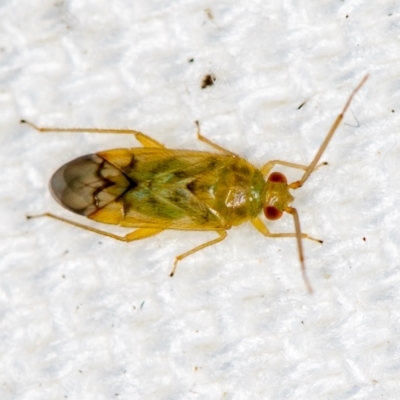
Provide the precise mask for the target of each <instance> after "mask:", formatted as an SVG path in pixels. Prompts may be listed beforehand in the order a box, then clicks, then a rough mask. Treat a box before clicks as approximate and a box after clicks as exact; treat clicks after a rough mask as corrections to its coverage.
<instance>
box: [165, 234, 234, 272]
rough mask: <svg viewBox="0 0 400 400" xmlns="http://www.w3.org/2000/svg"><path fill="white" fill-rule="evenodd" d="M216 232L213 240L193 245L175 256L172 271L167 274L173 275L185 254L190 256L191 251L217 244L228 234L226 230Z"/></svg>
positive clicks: (194, 251)
mask: <svg viewBox="0 0 400 400" xmlns="http://www.w3.org/2000/svg"><path fill="white" fill-rule="evenodd" d="M216 232H217V233H218V235H219V237H218V238H216V239H213V240H210V241H209V242H206V243H203V244H201V245H200V246H197V247H195V248H194V249H192V250H189V251H187V252H186V253H183V254H181V255H179V256H177V257H176V258H175V262H174V266H173V268H172V271H171V273H170V274H169V276H174V274H175V271H176V267H177V265H178V262H179V261H181V260H183V259H184V258H186V257H187V256H190V255H191V254H193V253H196V251H199V250H203V249H205V248H206V247H208V246H212V245H213V244H217V243H218V242H222V241H223V240H224V239H225V238H226V237H227V235H228V234H227V233H226V231H216Z"/></svg>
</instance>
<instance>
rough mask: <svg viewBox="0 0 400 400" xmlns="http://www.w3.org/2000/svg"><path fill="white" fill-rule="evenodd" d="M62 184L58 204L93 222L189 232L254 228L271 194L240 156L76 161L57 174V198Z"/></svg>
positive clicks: (156, 153)
mask: <svg viewBox="0 0 400 400" xmlns="http://www.w3.org/2000/svg"><path fill="white" fill-rule="evenodd" d="M60 183H61V187H62V192H60V191H58V193H54V194H55V197H56V198H57V199H59V201H60V202H61V203H62V204H63V205H64V206H65V207H67V208H69V209H71V210H72V211H75V212H77V213H79V214H83V215H85V216H87V217H88V218H90V219H93V220H95V221H98V222H103V223H108V224H118V225H121V226H124V227H136V228H153V227H160V228H163V229H183V230H196V229H199V230H207V229H209V230H219V229H223V230H225V229H229V228H230V227H231V226H236V225H240V224H242V223H243V222H245V221H248V220H251V219H253V218H255V217H257V216H258V215H259V213H260V212H261V209H262V207H263V204H264V202H265V191H266V190H267V188H266V182H265V180H264V177H263V176H262V174H261V172H260V170H259V169H257V168H256V167H254V166H253V165H252V164H250V163H249V162H248V161H246V160H245V159H243V158H241V157H239V156H236V155H233V154H217V153H208V152H200V151H190V150H170V149H166V148H151V147H144V148H132V149H114V150H107V151H103V152H99V153H97V154H94V155H87V156H84V157H81V158H78V159H76V160H73V161H71V162H70V163H68V164H66V165H64V166H63V167H61V168H60V170H59V171H57V172H56V173H55V174H54V176H53V179H52V184H51V187H52V188H53V192H56V189H55V187H56V185H57V184H60ZM268 183H269V184H270V182H268ZM275 185H276V184H275Z"/></svg>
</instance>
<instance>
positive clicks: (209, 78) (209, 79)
mask: <svg viewBox="0 0 400 400" xmlns="http://www.w3.org/2000/svg"><path fill="white" fill-rule="evenodd" d="M216 80H217V77H216V76H215V75H214V74H207V75H206V76H205V77H204V78H203V80H202V82H201V88H202V89H205V88H206V87H207V86H212V85H214V82H215V81H216Z"/></svg>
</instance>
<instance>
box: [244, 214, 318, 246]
mask: <svg viewBox="0 0 400 400" xmlns="http://www.w3.org/2000/svg"><path fill="white" fill-rule="evenodd" d="M251 223H252V225H253V226H254V228H256V229H257V230H258V231H259V232H260V233H262V234H263V235H264V236H267V237H271V238H282V237H294V238H295V237H297V235H296V233H271V232H270V231H269V229H268V228H267V227H266V226H265V224H264V223H263V222H262V221H261V219H260V218H258V217H256V218H253V219H252V220H251ZM300 237H301V238H302V239H309V240H313V241H314V242H318V243H323V242H322V240H320V239H315V238H313V237H311V236H310V235H307V234H306V233H302V234H301V235H300Z"/></svg>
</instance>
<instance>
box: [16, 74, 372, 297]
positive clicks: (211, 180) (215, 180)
mask: <svg viewBox="0 0 400 400" xmlns="http://www.w3.org/2000/svg"><path fill="white" fill-rule="evenodd" d="M367 78H368V76H365V77H364V78H363V79H362V81H361V82H360V83H359V84H358V86H357V87H356V88H355V89H354V90H353V92H352V93H351V95H350V96H349V98H348V100H347V102H346V104H345V106H344V108H343V110H342V112H341V113H340V114H339V115H338V116H337V117H336V119H335V121H334V123H333V125H332V127H331V128H330V130H329V132H328V134H327V135H326V137H325V139H324V141H323V142H322V144H321V146H320V148H319V150H318V151H317V153H316V155H315V156H314V159H313V160H312V162H311V163H310V164H309V165H300V164H294V163H291V162H286V161H281V160H273V161H269V162H267V163H266V164H264V165H263V166H262V167H261V168H260V169H258V168H256V167H255V166H254V165H252V164H250V163H249V162H248V161H246V160H245V159H244V158H242V157H240V156H239V155H237V154H235V153H232V152H231V151H229V150H226V149H224V148H223V147H221V146H219V145H217V144H215V143H213V142H212V141H210V140H209V139H207V138H206V137H204V136H203V135H202V134H201V133H200V127H199V124H198V123H197V122H196V124H197V137H198V139H199V140H201V141H202V142H204V143H206V144H208V145H209V146H211V147H213V148H214V149H215V150H217V152H216V153H209V152H203V151H195V150H172V149H167V148H165V147H164V145H162V144H161V143H159V142H157V141H156V140H154V139H152V138H151V137H149V136H147V135H145V134H143V133H141V132H138V131H135V130H130V129H93V128H90V129H85V128H72V129H65V128H48V127H38V126H36V125H34V124H33V123H31V122H28V121H25V120H21V122H23V123H26V124H28V125H30V126H31V127H32V128H34V129H36V130H37V131H39V132H91V133H117V134H133V135H135V137H136V139H137V140H138V141H139V143H140V144H141V145H142V146H143V147H140V148H129V149H123V148H120V149H113V150H105V151H101V152H99V153H95V154H89V155H85V156H83V157H79V158H77V159H75V160H73V161H70V162H69V163H67V164H65V165H63V166H62V167H61V168H59V169H58V170H57V171H56V172H55V174H54V175H53V177H52V178H51V181H50V189H51V192H52V194H53V196H54V198H55V199H56V200H57V201H58V202H59V203H60V204H61V205H62V206H63V207H65V208H66V209H68V210H70V211H73V212H75V213H77V214H80V215H83V216H85V217H87V218H89V219H91V220H93V221H97V222H102V223H105V224H112V225H120V226H122V227H127V228H136V230H134V231H133V232H131V233H128V234H127V235H126V236H117V235H114V234H112V233H109V232H106V231H103V230H99V229H96V228H92V227H90V226H86V225H84V224H81V223H77V222H74V221H71V220H68V219H65V218H61V217H58V216H56V215H54V214H50V213H45V214H42V215H38V217H39V216H47V217H51V218H54V219H57V220H59V221H63V222H66V223H69V224H71V225H74V226H77V227H79V228H83V229H86V230H88V231H91V232H95V233H98V234H101V235H104V236H108V237H110V238H113V239H116V240H120V241H124V242H131V241H133V240H139V239H144V238H147V237H150V236H154V235H157V234H158V233H161V232H162V231H164V230H166V229H176V230H194V231H214V232H215V233H217V234H218V237H217V238H216V239H213V240H210V241H208V242H206V243H203V244H201V245H199V246H197V247H195V248H193V249H191V250H189V251H187V252H185V253H183V254H181V255H179V256H177V257H176V258H175V262H174V266H173V269H172V271H171V274H170V275H171V276H173V275H174V273H175V270H176V267H177V263H178V262H179V261H181V260H182V259H184V258H185V257H187V256H189V255H191V254H193V253H195V252H197V251H199V250H202V249H204V248H206V247H208V246H211V245H214V244H216V243H218V242H221V241H222V240H224V239H225V237H226V236H227V232H226V231H227V230H228V229H230V228H232V227H234V226H237V225H241V224H243V223H244V222H247V221H250V222H251V223H252V225H253V226H254V227H255V228H256V229H257V230H258V231H259V232H260V233H262V234H263V235H264V236H267V237H272V238H283V237H295V238H296V240H297V247H298V252H299V258H300V264H301V271H302V275H303V279H304V282H305V284H306V287H307V289H308V291H309V292H310V293H312V288H311V285H310V283H309V281H308V278H307V275H306V269H305V265H304V254H303V245H302V239H310V240H314V241H316V242H320V243H322V241H320V240H318V239H314V238H312V237H310V236H309V235H307V234H305V233H302V232H301V228H300V221H299V217H298V214H297V211H296V209H295V208H293V207H291V206H290V204H291V203H292V202H293V200H294V197H293V196H292V195H291V194H290V192H289V189H292V190H293V189H298V188H299V187H301V186H303V184H304V182H305V181H306V180H307V179H308V177H309V176H310V174H311V173H312V172H313V171H314V170H315V168H316V166H317V163H318V161H319V160H320V158H321V156H322V154H323V152H324V151H325V149H326V147H327V146H328V143H329V142H330V140H331V139H332V136H333V134H334V133H335V131H336V129H337V127H338V126H339V124H340V122H341V121H342V119H343V116H344V114H345V112H346V110H347V109H348V107H349V105H350V102H351V100H352V99H353V97H354V95H355V94H356V92H357V91H358V90H359V89H360V88H361V86H362V85H363V84H364V83H365V81H366V80H367ZM275 165H282V166H285V167H291V168H296V169H301V170H304V174H303V176H302V178H301V179H300V180H298V181H295V182H292V183H290V184H288V183H287V180H286V177H285V175H283V174H282V173H280V172H271V170H272V169H273V167H274V166H275ZM270 172H271V173H270ZM268 175H269V176H268ZM265 176H268V178H267V180H265V179H264V177H265ZM262 211H263V213H264V215H265V217H266V218H267V219H269V220H276V219H279V218H280V217H281V216H282V214H283V212H286V213H288V214H291V215H292V217H293V220H294V226H295V233H271V232H270V231H269V230H268V228H267V226H266V225H265V224H264V222H263V221H262V220H261V219H260V217H259V214H260V213H261V212H262Z"/></svg>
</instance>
